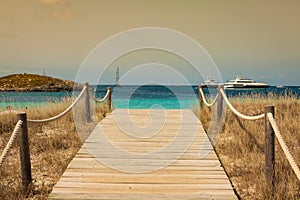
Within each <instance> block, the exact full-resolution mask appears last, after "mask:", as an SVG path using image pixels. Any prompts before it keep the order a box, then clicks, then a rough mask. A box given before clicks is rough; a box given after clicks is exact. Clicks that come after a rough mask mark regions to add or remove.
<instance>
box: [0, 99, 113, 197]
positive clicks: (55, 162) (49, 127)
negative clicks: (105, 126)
mask: <svg viewBox="0 0 300 200" xmlns="http://www.w3.org/2000/svg"><path fill="white" fill-rule="evenodd" d="M71 102H72V99H71V98H65V99H64V100H62V101H58V102H55V103H49V104H47V105H46V106H45V105H43V106H38V107H32V108H29V109H27V110H25V111H26V113H27V117H28V118H30V119H45V118H49V117H52V116H55V115H57V114H59V113H61V112H62V111H64V110H65V109H66V108H67V107H68V106H69V105H70V104H71ZM82 106H83V101H82V100H80V101H79V105H78V107H79V108H80V107H82ZM95 106H96V107H93V108H92V110H95V112H93V116H92V118H93V121H92V122H90V123H87V122H85V121H84V113H80V112H82V111H80V110H82V109H77V110H75V109H74V110H75V111H74V110H73V112H77V113H76V115H75V116H76V120H79V122H80V123H79V124H81V125H82V126H78V125H77V126H75V122H74V115H73V113H72V111H71V112H69V113H68V114H67V115H65V116H64V117H62V118H60V119H58V120H55V121H52V122H47V123H31V122H28V132H29V145H30V154H31V155H30V156H31V170H32V179H33V180H32V184H31V186H30V188H29V191H26V192H23V191H22V183H21V171H20V161H19V160H20V158H19V147H18V141H15V143H14V146H13V148H12V150H11V151H10V153H9V155H8V156H7V158H6V160H5V161H4V163H3V165H2V166H1V167H0V177H1V179H0V197H1V198H0V199H3V200H5V199H45V198H46V197H47V196H48V194H49V192H51V190H52V188H53V186H54V185H55V183H56V182H57V181H58V180H59V178H60V176H61V175H62V174H63V172H64V171H65V169H66V167H67V166H68V164H69V162H70V161H71V160H72V158H73V156H74V155H75V153H76V152H77V151H78V150H79V148H80V147H81V145H82V143H83V140H82V139H83V138H86V137H87V136H88V134H89V133H90V132H91V131H92V130H93V128H94V126H95V124H96V123H97V121H99V120H101V119H102V118H103V117H104V116H105V114H106V113H107V112H109V109H108V107H107V106H105V105H101V104H97V105H95ZM15 124H16V114H14V113H11V114H1V115H0V152H2V150H3V149H4V147H5V145H6V144H7V141H8V140H9V138H10V135H11V133H12V132H13V129H14V126H15Z"/></svg>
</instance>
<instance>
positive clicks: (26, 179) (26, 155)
mask: <svg viewBox="0 0 300 200" xmlns="http://www.w3.org/2000/svg"><path fill="white" fill-rule="evenodd" d="M17 120H18V121H19V120H22V122H23V123H22V126H21V130H20V133H19V136H18V137H19V146H20V163H21V171H22V184H23V189H24V191H27V190H28V186H29V184H30V183H31V180H32V177H31V164H30V152H29V142H28V127H27V116H26V113H19V114H17Z"/></svg>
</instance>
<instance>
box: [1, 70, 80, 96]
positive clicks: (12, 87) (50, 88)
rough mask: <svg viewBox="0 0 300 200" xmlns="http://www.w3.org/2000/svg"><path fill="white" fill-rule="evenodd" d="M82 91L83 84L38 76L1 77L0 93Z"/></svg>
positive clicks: (14, 75) (17, 75)
mask: <svg viewBox="0 0 300 200" xmlns="http://www.w3.org/2000/svg"><path fill="white" fill-rule="evenodd" d="M74 85H75V90H81V89H82V84H77V83H75V82H74V81H70V80H62V79H59V78H53V77H49V76H41V75H38V74H26V73H24V74H11V75H8V76H4V77H0V91H11V92H13V91H19V92H60V91H73V89H74Z"/></svg>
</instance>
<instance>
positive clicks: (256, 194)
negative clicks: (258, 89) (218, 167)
mask: <svg viewBox="0 0 300 200" xmlns="http://www.w3.org/2000/svg"><path fill="white" fill-rule="evenodd" d="M230 101H231V102H232V104H233V106H234V107H235V108H236V109H237V110H238V111H240V112H241V113H244V114H246V115H257V114H260V113H262V112H264V106H265V105H274V106H275V120H276V122H277V124H278V126H279V129H280V131H281V133H282V135H283V138H284V140H285V141H286V143H287V146H288V147H289V148H290V151H291V153H292V155H293V157H294V158H295V160H296V163H297V164H298V166H300V133H299V131H300V100H299V99H297V98H296V97H294V96H292V95H285V96H281V97H275V96H274V95H272V94H270V95H269V96H267V97H265V96H256V95H255V96H243V97H240V98H232V99H230ZM212 110H213V109H212ZM198 113H199V116H200V119H201V121H202V123H203V125H204V127H205V129H206V130H207V129H208V127H209V123H210V115H211V111H210V109H209V108H208V107H204V108H203V109H201V112H199V111H198ZM208 135H209V136H210V137H211V138H213V137H215V136H214V133H209V132H208ZM275 140H276V139H275ZM275 145H276V146H275V149H276V150H275V151H276V152H275V159H276V163H275V171H276V172H275V173H276V181H275V182H276V186H275V187H276V188H275V196H274V198H273V197H272V196H271V194H270V193H268V192H267V191H266V190H265V174H264V173H265V171H264V166H265V163H264V120H263V119H262V120H256V121H247V120H243V119H240V118H238V117H237V116H236V115H235V114H233V113H232V112H231V110H230V109H229V108H228V107H227V108H226V119H225V126H224V129H223V130H222V131H221V133H220V135H219V137H218V140H217V142H216V144H215V149H216V151H217V153H218V155H219V157H220V159H221V162H222V164H223V166H224V168H225V170H226V172H227V173H228V176H229V177H230V180H231V181H232V183H233V185H234V188H235V189H236V191H237V193H238V195H239V196H240V197H241V199H278V200H279V199H280V200H281V199H300V182H299V181H298V180H297V177H296V175H295V174H294V172H293V171H292V169H291V167H290V165H289V163H288V161H287V159H286V157H285V155H284V153H283V151H282V150H281V147H280V146H279V144H278V142H277V141H276V142H275Z"/></svg>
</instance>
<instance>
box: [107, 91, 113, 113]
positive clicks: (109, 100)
mask: <svg viewBox="0 0 300 200" xmlns="http://www.w3.org/2000/svg"><path fill="white" fill-rule="evenodd" d="M107 91H110V92H109V95H108V99H107V105H108V109H109V110H111V108H112V106H111V103H112V102H111V88H110V87H108V88H107Z"/></svg>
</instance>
